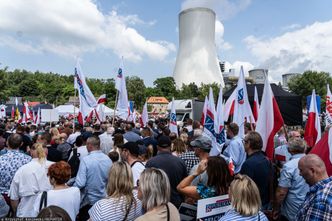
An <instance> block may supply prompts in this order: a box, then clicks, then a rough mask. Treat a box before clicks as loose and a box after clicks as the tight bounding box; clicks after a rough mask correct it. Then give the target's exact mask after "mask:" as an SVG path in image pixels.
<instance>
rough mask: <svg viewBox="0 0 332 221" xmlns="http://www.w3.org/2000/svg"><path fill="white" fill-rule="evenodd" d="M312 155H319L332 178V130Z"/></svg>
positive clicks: (316, 146) (321, 140)
mask: <svg viewBox="0 0 332 221" xmlns="http://www.w3.org/2000/svg"><path fill="white" fill-rule="evenodd" d="M310 153H312V154H316V155H318V156H319V157H320V158H321V159H322V160H323V161H324V163H325V166H326V171H327V174H328V175H329V176H332V128H330V129H329V130H328V131H326V132H325V134H324V135H323V137H322V139H320V140H319V141H318V142H317V144H316V145H315V146H314V147H313V148H312V150H311V151H310Z"/></svg>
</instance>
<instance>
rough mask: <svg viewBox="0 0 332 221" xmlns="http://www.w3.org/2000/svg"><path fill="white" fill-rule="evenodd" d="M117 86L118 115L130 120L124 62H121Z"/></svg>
mask: <svg viewBox="0 0 332 221" xmlns="http://www.w3.org/2000/svg"><path fill="white" fill-rule="evenodd" d="M115 88H116V89H117V90H118V93H119V95H118V103H117V106H116V107H117V108H116V109H117V115H118V116H119V117H120V118H121V119H124V120H128V117H129V115H130V110H129V101H128V94H127V87H126V78H125V76H124V73H123V64H122V63H121V65H120V67H119V70H118V74H117V76H116V81H115Z"/></svg>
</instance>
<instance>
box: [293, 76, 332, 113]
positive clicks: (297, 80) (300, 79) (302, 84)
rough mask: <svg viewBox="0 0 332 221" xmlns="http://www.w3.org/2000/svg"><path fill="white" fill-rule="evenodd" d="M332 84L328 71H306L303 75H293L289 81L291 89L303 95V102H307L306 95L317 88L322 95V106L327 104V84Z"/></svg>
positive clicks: (317, 91) (317, 92) (318, 93)
mask: <svg viewBox="0 0 332 221" xmlns="http://www.w3.org/2000/svg"><path fill="white" fill-rule="evenodd" d="M327 84H330V85H332V78H331V77H330V76H329V73H327V72H317V71H305V72H304V73H303V74H302V75H296V76H294V77H292V78H291V79H290V80H289V82H288V87H289V90H290V91H291V92H293V93H295V94H297V95H300V96H301V97H302V104H303V105H305V104H306V97H307V96H308V95H311V93H312V90H313V89H315V91H316V94H317V95H320V96H321V98H322V100H321V102H322V107H323V108H324V106H325V96H326V85H327Z"/></svg>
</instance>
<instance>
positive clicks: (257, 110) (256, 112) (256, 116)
mask: <svg viewBox="0 0 332 221" xmlns="http://www.w3.org/2000/svg"><path fill="white" fill-rule="evenodd" d="M258 112H259V102H258V93H257V88H256V86H255V94H254V106H253V115H254V118H255V121H257V119H258Z"/></svg>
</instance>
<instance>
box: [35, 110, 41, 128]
mask: <svg viewBox="0 0 332 221" xmlns="http://www.w3.org/2000/svg"><path fill="white" fill-rule="evenodd" d="M40 118H41V111H40V108H38V111H37V115H36V118H34V119H35V121H34V122H35V124H36V125H39V124H40Z"/></svg>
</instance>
